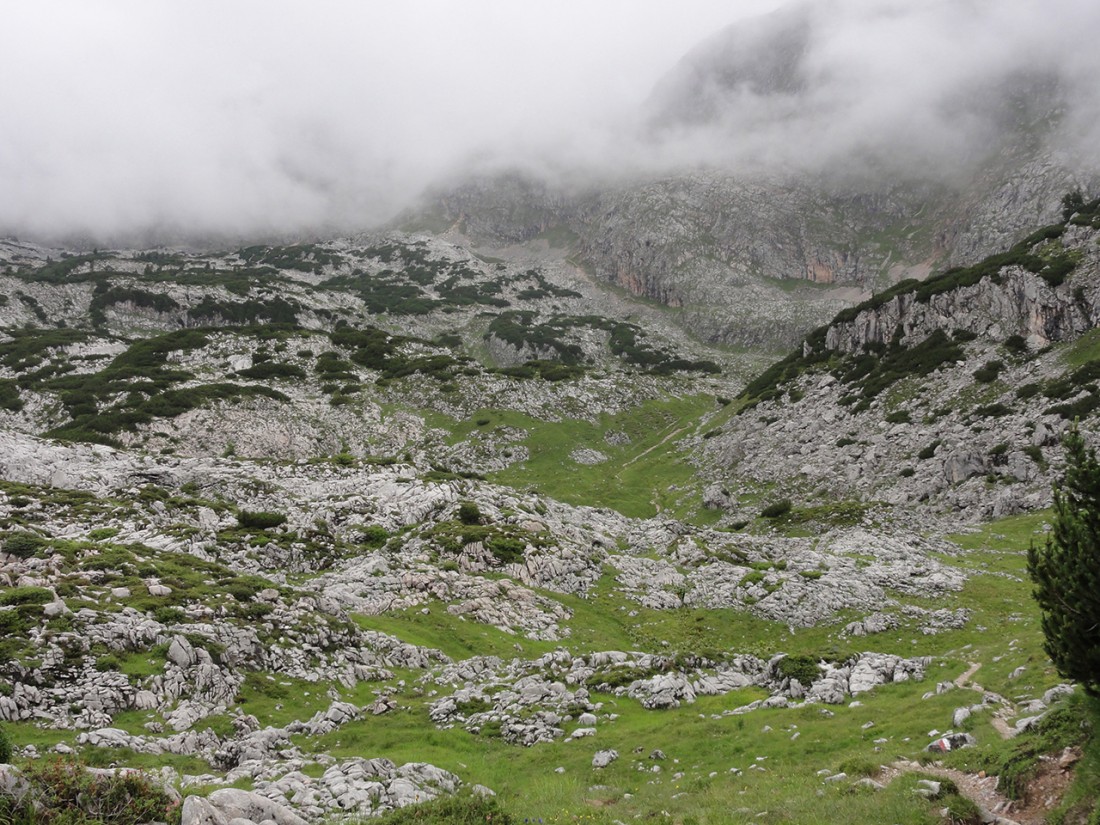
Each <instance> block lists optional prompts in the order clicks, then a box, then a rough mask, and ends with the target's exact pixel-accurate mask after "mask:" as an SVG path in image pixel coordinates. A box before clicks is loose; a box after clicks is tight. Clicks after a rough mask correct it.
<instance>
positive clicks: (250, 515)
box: [237, 510, 286, 530]
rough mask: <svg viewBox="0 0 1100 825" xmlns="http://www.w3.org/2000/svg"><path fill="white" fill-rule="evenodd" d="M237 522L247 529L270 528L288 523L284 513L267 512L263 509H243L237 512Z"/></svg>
mask: <svg viewBox="0 0 1100 825" xmlns="http://www.w3.org/2000/svg"><path fill="white" fill-rule="evenodd" d="M237 523H238V524H239V525H240V526H241V527H243V528H245V529H247V530H269V529H271V528H272V527H278V526H279V525H280V524H284V523H286V516H284V515H283V514H282V513H267V512H264V511H262V510H257V511H252V510H241V512H240V513H238V514H237Z"/></svg>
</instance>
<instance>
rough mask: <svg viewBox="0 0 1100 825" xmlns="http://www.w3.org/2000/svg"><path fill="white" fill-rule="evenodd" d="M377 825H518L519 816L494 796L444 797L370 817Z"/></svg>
mask: <svg viewBox="0 0 1100 825" xmlns="http://www.w3.org/2000/svg"><path fill="white" fill-rule="evenodd" d="M371 821H372V822H375V823H377V825H485V823H486V822H491V823H493V825H515V823H516V819H515V818H514V817H513V816H512V815H511V814H508V813H506V812H505V811H503V810H502V809H501V807H500V804H499V803H498V802H497V801H496V799H495V798H493V797H488V798H485V797H481V796H444V797H442V798H440V799H433V800H432V801H431V802H423V803H421V804H419V805H409V806H407V807H405V808H398V809H397V810H396V811H391V812H390V813H388V814H386V815H385V816H382V817H379V818H378V819H374V820H371Z"/></svg>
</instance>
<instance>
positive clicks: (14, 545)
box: [2, 530, 47, 559]
mask: <svg viewBox="0 0 1100 825" xmlns="http://www.w3.org/2000/svg"><path fill="white" fill-rule="evenodd" d="M46 545H47V541H46V539H44V538H42V536H40V535H38V534H37V533H31V532H28V531H25V530H21V531H19V532H18V533H12V534H11V535H9V536H8V537H7V538H6V539H4V544H3V545H2V546H3V549H4V552H5V553H7V554H9V555H12V556H18V557H19V558H21V559H29V558H30V557H31V556H34V555H37V554H38V552H39V551H40V550H42V548H44V547H45V546H46Z"/></svg>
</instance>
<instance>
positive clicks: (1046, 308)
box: [825, 227, 1100, 352]
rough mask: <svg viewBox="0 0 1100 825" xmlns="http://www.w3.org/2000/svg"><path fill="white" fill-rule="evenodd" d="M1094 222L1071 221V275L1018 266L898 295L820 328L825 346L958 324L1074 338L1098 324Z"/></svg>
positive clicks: (1099, 273)
mask: <svg viewBox="0 0 1100 825" xmlns="http://www.w3.org/2000/svg"><path fill="white" fill-rule="evenodd" d="M1095 241H1096V230H1093V229H1088V228H1085V227H1070V228H1069V229H1068V230H1067V232H1066V234H1065V235H1064V236H1063V238H1062V244H1063V246H1064V247H1065V248H1066V249H1068V250H1071V251H1072V252H1075V253H1076V254H1078V255H1079V256H1080V260H1079V263H1078V264H1077V268H1076V271H1075V272H1074V274H1073V276H1072V277H1071V278H1069V279H1068V280H1067V281H1066V282H1065V283H1063V284H1060V285H1059V286H1051V285H1050V284H1049V283H1047V282H1046V281H1045V280H1044V279H1043V278H1041V277H1040V276H1039V275H1036V274H1034V273H1032V272H1029V271H1027V270H1026V269H1023V268H1021V267H1018V266H1012V267H1006V268H1005V269H1003V270H1001V272H1000V275H999V277H998V278H990V277H987V278H983V279H982V280H981V281H980V282H978V283H976V284H974V285H972V286H965V287H959V288H957V289H952V290H950V291H947V292H943V293H940V294H938V295H933V296H932V297H931V298H929V299H928V300H927V301H921V300H919V299H918V297H917V296H916V295H915V293H911V292H910V293H906V294H903V295H898V296H896V297H894V298H892V299H890V300H889V301H886V302H885V303H883V304H882V305H881V306H878V307H875V308H873V309H867V310H864V311H863V312H860V313H859V314H858V315H857V316H856V317H855V318H854V319H853V320H851V321H847V322H844V323H839V324H833V325H831V326H830V327H829V329H828V331H827V332H826V335H825V345H826V347H828V348H829V349H831V350H837V351H840V352H855V351H858V350H862V349H864V348H865V347H866V345H867V344H889V343H891V342H893V341H899V340H900V341H902V342H908V343H914V342H919V341H921V340H923V339H924V338H926V337H928V335H930V334H931V333H932V332H934V331H935V330H937V329H940V330H944V331H947V332H951V331H954V330H964V331H966V332H971V333H974V334H975V335H979V336H981V337H983V338H988V339H991V340H1004V339H1005V338H1007V337H1008V336H1010V335H1020V336H1023V337H1024V338H1026V339H1028V343H1029V344H1030V345H1031V346H1032V348H1034V349H1037V348H1040V347H1044V346H1047V345H1048V344H1051V343H1054V342H1057V341H1063V340H1067V339H1072V338H1074V337H1076V336H1078V335H1080V334H1082V333H1084V332H1086V331H1088V330H1089V329H1092V328H1093V327H1095V326H1097V325H1098V324H1100V251H1098V250H1097V247H1096V243H1095Z"/></svg>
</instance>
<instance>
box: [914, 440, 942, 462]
mask: <svg viewBox="0 0 1100 825" xmlns="http://www.w3.org/2000/svg"><path fill="white" fill-rule="evenodd" d="M942 443H943V442H942V441H940V439H938V438H937V439H936V440H935V441H933V442H932V443H931V444H929V445H928V446H927V447H922V448H921V451H920V452H919V453H917V458H919V459H920V460H921V461H926V460H928V459H929V458H931V457H932V456H934V455H935V454H936V450H937V449H938V448H939V446H940V444H942Z"/></svg>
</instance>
